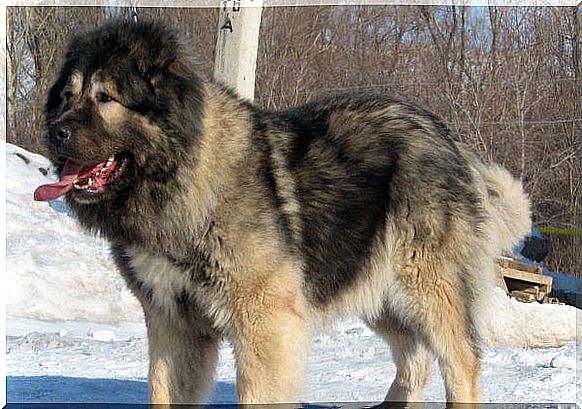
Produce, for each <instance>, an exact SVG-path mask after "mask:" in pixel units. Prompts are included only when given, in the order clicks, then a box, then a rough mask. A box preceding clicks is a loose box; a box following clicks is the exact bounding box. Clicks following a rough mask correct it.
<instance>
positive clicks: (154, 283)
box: [126, 249, 192, 312]
mask: <svg viewBox="0 0 582 409" xmlns="http://www.w3.org/2000/svg"><path fill="white" fill-rule="evenodd" d="M126 252H127V255H128V256H129V258H130V261H129V264H130V266H131V268H132V270H133V271H134V273H135V278H136V279H137V280H139V281H140V284H141V285H140V287H141V288H143V290H145V291H147V292H148V293H149V294H150V295H151V300H152V302H153V303H154V304H155V305H156V306H158V307H159V308H162V309H164V310H167V311H168V312H175V310H176V308H177V307H178V305H179V304H180V303H181V302H183V297H184V294H188V293H189V292H190V290H191V287H192V282H191V279H190V274H189V273H188V272H187V271H185V270H184V269H183V268H182V267H180V266H177V265H176V264H174V263H172V261H171V260H170V259H169V258H168V257H165V256H159V255H152V254H149V253H147V252H144V251H142V250H138V249H129V250H127V251H126Z"/></svg>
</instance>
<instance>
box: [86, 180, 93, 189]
mask: <svg viewBox="0 0 582 409" xmlns="http://www.w3.org/2000/svg"><path fill="white" fill-rule="evenodd" d="M87 183H88V184H89V187H93V179H91V178H89V181H88V182H87Z"/></svg>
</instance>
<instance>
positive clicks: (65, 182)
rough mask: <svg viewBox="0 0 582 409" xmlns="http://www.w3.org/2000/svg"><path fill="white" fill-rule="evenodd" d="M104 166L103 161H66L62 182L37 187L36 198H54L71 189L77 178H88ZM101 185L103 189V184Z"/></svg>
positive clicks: (37, 199)
mask: <svg viewBox="0 0 582 409" xmlns="http://www.w3.org/2000/svg"><path fill="white" fill-rule="evenodd" d="M104 166H105V164H104V163H103V162H101V163H98V164H96V165H89V166H83V165H81V164H79V163H75V162H72V161H70V160H69V161H67V162H66V163H65V167H64V168H63V171H62V172H61V180H60V182H56V183H48V184H46V185H42V186H39V187H37V188H36V190H35V191H34V200H36V201H39V202H46V201H49V200H54V199H56V198H57V197H60V196H62V195H64V194H65V193H67V192H68V191H69V190H71V189H72V188H73V182H75V180H77V179H84V178H88V177H89V176H91V175H92V174H93V173H94V172H95V171H96V170H97V168H99V169H102V168H103V167H104ZM99 187H100V188H101V189H102V186H99Z"/></svg>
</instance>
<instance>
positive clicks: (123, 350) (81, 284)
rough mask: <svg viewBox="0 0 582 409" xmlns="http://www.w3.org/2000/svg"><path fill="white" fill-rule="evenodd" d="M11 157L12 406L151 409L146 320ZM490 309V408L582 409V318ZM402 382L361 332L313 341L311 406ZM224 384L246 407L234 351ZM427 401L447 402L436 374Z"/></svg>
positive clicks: (97, 243) (222, 392)
mask: <svg viewBox="0 0 582 409" xmlns="http://www.w3.org/2000/svg"><path fill="white" fill-rule="evenodd" d="M6 150H7V158H6V161H7V192H6V197H7V198H6V211H7V215H6V218H7V226H6V229H7V247H6V253H7V256H6V257H7V260H6V262H7V280H6V281H7V283H6V284H7V286H6V294H7V299H6V304H7V340H6V341H7V347H6V353H7V373H8V379H7V386H8V399H7V400H8V402H79V401H83V402H119V403H145V402H146V400H147V385H146V376H147V338H146V335H145V328H144V325H143V322H142V314H141V311H140V309H139V305H138V303H137V302H136V301H135V300H134V298H133V297H132V295H131V294H130V293H129V291H128V290H127V289H126V288H125V285H124V283H123V280H122V279H121V277H120V276H119V275H118V274H117V273H116V272H115V269H114V267H113V264H112V262H111V260H110V258H109V255H108V250H107V245H106V243H105V242H103V241H102V240H99V239H96V238H94V237H91V236H89V235H86V234H85V233H83V232H82V231H81V230H80V228H79V227H78V226H77V224H76V222H75V221H74V219H73V218H71V217H70V215H69V214H68V212H67V208H66V206H65V205H64V203H63V202H62V201H61V200H56V201H53V202H50V203H48V204H47V203H36V202H34V201H33V200H32V191H33V190H34V188H35V187H36V186H38V185H40V184H42V183H46V182H47V180H48V179H49V178H51V176H50V172H49V175H48V176H44V175H43V174H42V172H41V171H39V168H44V169H48V168H49V163H48V161H47V160H46V159H45V158H43V157H41V156H38V155H33V154H31V153H29V152H26V151H24V150H22V149H20V148H18V147H15V146H12V145H7V146H6ZM16 154H21V155H25V156H26V158H28V160H29V162H28V163H26V162H25V161H24V160H23V159H22V158H21V157H19V156H17V155H16ZM490 306H491V310H490V313H489V319H488V322H487V331H488V343H489V345H488V346H487V347H486V348H485V353H484V357H483V374H482V378H481V385H482V389H483V398H484V400H485V401H487V402H564V403H566V402H577V403H578V404H581V403H582V396H580V398H578V401H577V393H576V391H577V389H578V388H579V387H582V381H580V380H578V379H579V377H577V367H580V368H582V366H580V363H579V362H577V356H581V357H582V354H579V353H580V352H582V350H580V348H582V346H580V345H577V344H576V342H575V341H576V320H577V312H578V310H577V309H575V308H573V307H569V306H558V305H540V304H522V303H518V302H516V301H515V300H512V299H509V298H508V297H507V296H506V295H505V294H504V293H503V292H502V291H501V290H498V291H494V292H493V293H492V295H491V304H490ZM542 324H543V325H542ZM540 346H545V348H539V347H540ZM394 375H395V366H394V362H393V361H392V358H391V356H390V350H389V348H388V347H387V346H386V345H385V344H384V343H383V342H382V341H381V340H380V339H379V338H378V337H377V336H375V335H374V334H373V333H372V332H371V331H370V330H369V329H367V327H365V326H364V325H363V324H362V323H361V322H360V321H358V320H345V321H342V322H339V323H338V324H337V325H336V326H335V327H333V328H329V329H327V330H326V331H325V332H324V333H322V334H320V335H318V336H316V337H315V338H314V340H313V346H312V351H311V355H310V361H309V370H308V384H309V389H308V392H307V396H306V399H307V400H308V401H318V402H331V401H378V400H381V399H382V398H383V397H384V395H385V393H386V391H387V388H388V386H389V384H390V382H391V380H392V379H393V377H394ZM216 379H217V387H216V390H215V393H214V395H213V398H212V400H213V402H215V403H229V402H235V401H236V397H235V386H234V359H233V354H232V348H231V347H230V346H229V345H228V344H226V343H225V344H224V345H223V347H222V348H221V355H220V362H219V366H218V368H217V376H216ZM581 390H582V389H581ZM425 399H426V400H430V401H442V400H443V399H444V389H443V384H442V381H441V379H440V376H439V374H438V371H437V369H436V368H435V370H434V371H433V375H432V378H431V380H430V383H429V385H428V387H427V389H426V392H425Z"/></svg>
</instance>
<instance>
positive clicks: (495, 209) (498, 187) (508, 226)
mask: <svg viewBox="0 0 582 409" xmlns="http://www.w3.org/2000/svg"><path fill="white" fill-rule="evenodd" d="M482 176H483V179H484V182H485V187H486V190H487V195H486V200H485V202H486V203H485V206H486V207H487V211H488V213H489V216H490V217H489V221H488V226H487V227H488V228H487V230H488V235H489V239H490V240H491V241H492V242H493V243H494V244H495V245H496V247H497V249H498V251H499V252H502V251H511V250H512V249H513V248H514V247H515V246H516V245H517V244H518V242H519V241H520V240H521V239H522V238H523V237H525V236H526V235H528V234H529V233H530V231H531V210H530V201H529V198H528V197H527V195H526V193H525V191H524V189H523V186H522V184H521V182H520V181H518V180H517V179H515V178H514V177H513V176H511V174H510V173H509V172H508V171H507V170H506V169H504V168H502V167H501V166H499V165H495V164H493V165H486V166H485V167H484V169H483V174H482Z"/></svg>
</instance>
